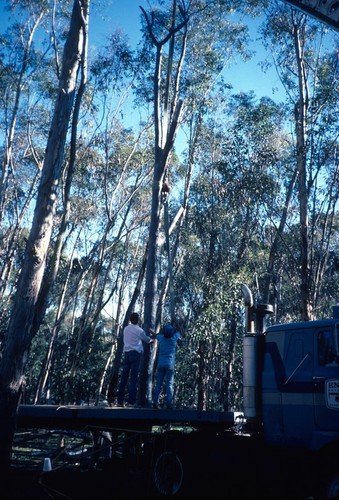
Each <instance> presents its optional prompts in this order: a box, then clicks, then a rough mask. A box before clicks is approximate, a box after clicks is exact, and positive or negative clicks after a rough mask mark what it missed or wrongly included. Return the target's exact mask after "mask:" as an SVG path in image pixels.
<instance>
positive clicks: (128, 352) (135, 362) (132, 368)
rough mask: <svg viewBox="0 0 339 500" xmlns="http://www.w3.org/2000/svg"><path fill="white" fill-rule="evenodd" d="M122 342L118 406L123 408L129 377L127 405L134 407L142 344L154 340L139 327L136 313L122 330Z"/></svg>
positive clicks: (142, 350) (142, 349)
mask: <svg viewBox="0 0 339 500" xmlns="http://www.w3.org/2000/svg"><path fill="white" fill-rule="evenodd" d="M123 341H124V348H123V352H124V361H123V367H122V373H121V379H120V384H119V388H118V406H123V404H124V397H125V388H126V385H127V382H128V378H129V376H130V383H129V391H128V405H130V406H134V405H135V403H136V396H137V382H138V375H139V366H140V360H141V356H142V354H143V352H144V347H143V342H146V343H147V344H150V343H151V342H153V341H154V339H153V338H151V337H148V336H147V335H146V333H145V332H144V330H143V329H142V328H141V327H140V326H139V314H138V313H136V312H133V313H132V314H131V316H130V323H129V324H128V325H127V326H126V327H125V328H124V331H123Z"/></svg>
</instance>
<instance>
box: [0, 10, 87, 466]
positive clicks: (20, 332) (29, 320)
mask: <svg viewBox="0 0 339 500" xmlns="http://www.w3.org/2000/svg"><path fill="white" fill-rule="evenodd" d="M88 8H89V0H82V1H81V0H75V2H74V6H73V12H72V18H71V23H70V30H69V33H68V37H67V40H66V43H65V47H64V53H63V68H62V73H61V77H60V84H59V92H58V96H57V101H56V104H55V109H54V114H53V119H52V123H51V127H50V132H49V137H48V142H47V148H46V154H45V160H44V165H43V169H42V175H41V182H40V186H39V190H38V195H37V202H36V207H35V211H34V216H33V222H32V227H31V231H30V235H29V238H28V242H27V248H26V253H25V258H24V263H23V267H22V271H21V274H20V277H19V281H18V286H17V291H16V296H15V301H14V305H13V310H12V314H11V319H10V323H9V327H8V331H7V334H6V338H5V342H4V346H3V351H2V358H1V364H0V467H8V466H9V465H10V456H11V448H12V442H13V435H14V431H15V418H16V410H17V406H18V403H19V401H20V395H21V392H22V387H23V383H24V375H25V367H26V363H27V359H28V353H29V349H30V345H31V341H32V336H33V323H34V316H35V312H36V306H37V302H38V299H39V293H40V290H41V285H42V280H43V276H44V271H45V266H46V258H47V252H48V248H49V244H50V239H51V232H52V226H53V221H54V216H55V209H56V201H57V190H58V184H59V180H60V176H61V171H62V165H63V160H64V148H65V142H66V136H67V131H68V126H69V121H70V118H71V114H72V110H73V103H74V96H75V90H76V83H77V75H78V70H79V67H80V63H81V58H82V55H83V48H84V47H83V41H84V33H85V31H86V29H87V28H86V25H87V22H88Z"/></svg>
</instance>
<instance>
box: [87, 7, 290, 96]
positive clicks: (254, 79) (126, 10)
mask: <svg viewBox="0 0 339 500" xmlns="http://www.w3.org/2000/svg"><path fill="white" fill-rule="evenodd" d="M98 4H102V1H101V0H93V1H92V5H93V7H92V11H91V17H90V27H89V37H90V43H91V40H92V41H95V43H98V44H101V43H104V40H105V36H106V35H107V34H109V32H110V31H113V30H114V29H116V28H121V29H122V30H123V31H124V32H125V33H126V34H127V35H128V37H129V39H130V41H131V44H135V43H137V41H138V37H139V35H140V14H141V10H140V7H139V6H140V5H141V6H142V7H145V8H147V6H148V2H147V1H146V0H108V1H106V2H105V5H104V6H101V7H100V12H95V11H96V10H97V8H96V6H97V5H98ZM258 25H259V22H258V21H256V20H251V24H250V25H249V27H250V32H251V38H252V40H253V41H252V42H251V45H250V49H251V51H252V52H253V51H254V52H255V53H256V54H255V56H254V57H253V58H252V59H251V60H250V61H248V62H242V61H241V60H239V61H237V62H236V63H232V66H230V67H229V68H228V69H227V72H226V73H225V78H226V79H227V81H228V83H231V84H232V85H233V87H234V92H240V91H244V92H248V91H250V90H253V91H254V93H255V95H256V96H257V97H262V96H269V97H272V98H273V99H274V100H276V101H282V100H284V91H283V88H282V86H281V84H280V82H279V79H278V77H277V75H276V72H275V71H274V70H273V69H272V70H270V71H268V72H267V73H264V72H263V71H262V70H261V68H260V67H259V62H260V61H262V60H263V59H264V58H265V57H266V55H267V54H266V53H265V51H264V50H263V47H262V44H261V43H260V41H258V40H256V38H257V37H258V35H257V32H256V30H257V26H258ZM273 89H274V90H273Z"/></svg>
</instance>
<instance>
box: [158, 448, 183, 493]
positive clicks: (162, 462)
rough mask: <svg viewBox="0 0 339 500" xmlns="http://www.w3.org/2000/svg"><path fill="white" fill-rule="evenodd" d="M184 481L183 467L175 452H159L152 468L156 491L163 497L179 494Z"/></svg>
mask: <svg viewBox="0 0 339 500" xmlns="http://www.w3.org/2000/svg"><path fill="white" fill-rule="evenodd" d="M183 481H184V466H183V463H182V460H181V458H180V456H179V455H178V454H177V453H176V452H175V451H171V450H168V451H163V452H161V453H160V454H159V455H158V456H157V458H156V460H155V463H154V466H153V482H154V486H155V488H156V490H157V491H158V492H159V494H160V495H162V496H164V497H171V496H173V495H176V494H178V493H179V492H180V490H181V488H182V485H183Z"/></svg>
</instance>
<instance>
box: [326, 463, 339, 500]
mask: <svg viewBox="0 0 339 500" xmlns="http://www.w3.org/2000/svg"><path fill="white" fill-rule="evenodd" d="M324 493H325V496H324V498H325V499H326V500H332V499H334V498H337V499H338V498H339V464H338V472H337V473H332V474H330V475H328V477H327V480H326V484H325V488H324Z"/></svg>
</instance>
